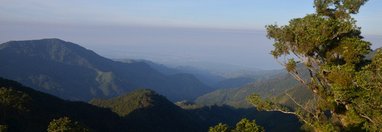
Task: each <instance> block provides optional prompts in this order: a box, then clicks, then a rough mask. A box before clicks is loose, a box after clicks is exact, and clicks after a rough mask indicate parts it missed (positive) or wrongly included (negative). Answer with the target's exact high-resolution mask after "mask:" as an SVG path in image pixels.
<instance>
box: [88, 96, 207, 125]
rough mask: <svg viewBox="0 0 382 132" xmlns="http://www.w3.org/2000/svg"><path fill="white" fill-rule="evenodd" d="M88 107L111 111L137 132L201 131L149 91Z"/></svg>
mask: <svg viewBox="0 0 382 132" xmlns="http://www.w3.org/2000/svg"><path fill="white" fill-rule="evenodd" d="M90 103H91V104H93V105H96V106H100V107H104V108H110V109H111V110H112V111H114V112H115V113H117V114H118V115H120V116H122V117H125V118H126V120H127V121H128V122H129V123H130V124H129V125H130V127H132V129H133V130H136V131H139V130H140V131H141V130H145V131H202V130H207V128H206V127H202V122H200V120H199V119H198V118H196V117H194V116H192V115H191V114H190V113H189V112H187V111H185V110H183V109H181V108H180V107H178V106H176V105H175V104H173V103H172V102H170V101H168V100H167V99H166V98H165V97H163V96H161V95H159V94H157V93H155V92H154V91H151V90H148V89H141V90H136V91H133V92H131V93H128V94H126V95H123V96H119V97H115V98H112V99H108V100H101V99H95V100H92V101H90Z"/></svg>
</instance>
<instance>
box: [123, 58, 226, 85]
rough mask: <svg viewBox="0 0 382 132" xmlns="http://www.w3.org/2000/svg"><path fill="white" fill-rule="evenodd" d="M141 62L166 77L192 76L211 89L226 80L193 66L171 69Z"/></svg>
mask: <svg viewBox="0 0 382 132" xmlns="http://www.w3.org/2000/svg"><path fill="white" fill-rule="evenodd" d="M121 61H123V62H128V61H131V60H121ZM139 61H141V62H145V63H146V64H148V65H150V67H152V68H153V69H155V70H157V71H159V72H161V73H163V74H165V75H174V74H192V75H194V76H195V77H196V78H197V79H199V80H200V81H202V82H203V83H205V84H207V85H209V86H210V87H214V85H216V84H217V83H218V82H219V81H221V80H223V79H225V78H224V77H222V76H219V75H216V74H213V73H211V72H210V71H207V70H202V69H198V68H195V67H191V66H177V67H169V66H166V65H163V64H159V63H155V62H152V61H148V60H139Z"/></svg>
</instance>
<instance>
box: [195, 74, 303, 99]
mask: <svg viewBox="0 0 382 132" xmlns="http://www.w3.org/2000/svg"><path fill="white" fill-rule="evenodd" d="M297 85H299V84H298V82H297V81H296V80H294V78H292V77H290V75H289V74H287V73H280V74H278V75H275V76H273V77H270V78H269V79H264V80H258V81H256V82H254V83H251V84H248V85H246V86H243V87H238V88H230V89H220V90H216V91H214V92H211V93H208V94H205V95H203V96H200V97H198V98H197V99H196V101H195V102H196V103H197V104H203V105H214V104H216V105H223V104H225V105H230V106H235V107H249V106H251V105H250V104H249V103H248V102H247V100H246V97H247V96H249V95H252V94H254V93H256V94H259V95H261V96H263V97H270V96H278V95H280V94H282V93H284V92H285V91H286V90H288V89H291V88H293V87H295V86H297Z"/></svg>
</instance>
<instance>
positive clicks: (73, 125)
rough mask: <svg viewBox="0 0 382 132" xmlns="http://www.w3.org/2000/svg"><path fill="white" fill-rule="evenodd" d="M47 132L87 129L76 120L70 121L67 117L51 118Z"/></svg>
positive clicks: (79, 131) (83, 131)
mask: <svg viewBox="0 0 382 132" xmlns="http://www.w3.org/2000/svg"><path fill="white" fill-rule="evenodd" d="M47 131H48V132H88V131H89V130H88V129H86V128H85V127H83V126H81V125H80V124H79V123H78V122H77V121H72V120H70V119H69V118H68V117H61V118H58V119H53V120H52V121H51V122H50V123H49V126H48V129H47Z"/></svg>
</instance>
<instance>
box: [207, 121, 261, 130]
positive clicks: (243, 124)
mask: <svg viewBox="0 0 382 132" xmlns="http://www.w3.org/2000/svg"><path fill="white" fill-rule="evenodd" d="M229 131H231V132H264V128H263V127H261V126H259V125H257V124H256V121H255V120H252V121H250V120H248V119H246V118H244V119H242V120H241V121H239V122H238V123H237V124H236V127H235V128H231V129H230V128H229V126H228V125H227V124H222V123H219V124H218V125H216V126H213V127H210V129H209V132H229Z"/></svg>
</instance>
